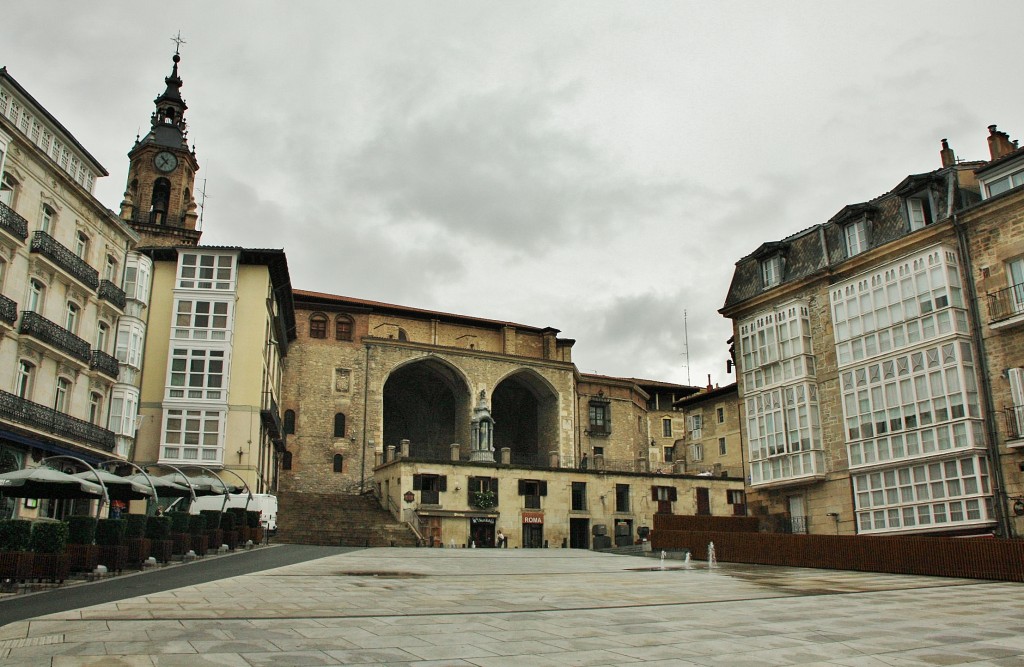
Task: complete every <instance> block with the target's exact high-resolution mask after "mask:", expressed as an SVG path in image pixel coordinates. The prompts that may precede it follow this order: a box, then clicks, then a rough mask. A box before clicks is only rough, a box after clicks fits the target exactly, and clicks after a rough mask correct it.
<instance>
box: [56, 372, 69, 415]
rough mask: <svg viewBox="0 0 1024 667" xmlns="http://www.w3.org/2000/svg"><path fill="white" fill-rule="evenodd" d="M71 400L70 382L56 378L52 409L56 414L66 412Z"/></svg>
mask: <svg viewBox="0 0 1024 667" xmlns="http://www.w3.org/2000/svg"><path fill="white" fill-rule="evenodd" d="M70 400H71V380H69V379H67V378H57V389H56V391H55V392H54V396H53V409H54V410H56V411H57V412H67V411H68V406H69V404H70Z"/></svg>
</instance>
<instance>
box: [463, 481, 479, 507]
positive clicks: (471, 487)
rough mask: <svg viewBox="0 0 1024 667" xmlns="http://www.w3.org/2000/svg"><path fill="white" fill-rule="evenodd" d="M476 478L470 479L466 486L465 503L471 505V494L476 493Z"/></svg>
mask: <svg viewBox="0 0 1024 667" xmlns="http://www.w3.org/2000/svg"><path fill="white" fill-rule="evenodd" d="M477 479H478V478H477V477H470V478H469V482H468V483H467V484H466V501H467V502H468V503H469V504H470V505H472V504H473V494H474V493H476V487H477V481H476V480H477Z"/></svg>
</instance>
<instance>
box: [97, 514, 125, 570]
mask: <svg viewBox="0 0 1024 667" xmlns="http://www.w3.org/2000/svg"><path fill="white" fill-rule="evenodd" d="M125 528H126V526H125V521H124V519H100V520H99V521H98V522H97V523H96V544H97V546H99V548H100V564H101V565H106V566H107V571H108V572H120V571H121V570H123V569H124V566H125V563H127V561H128V547H127V546H125V543H124V541H125V537H124V532H125Z"/></svg>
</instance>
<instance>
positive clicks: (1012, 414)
mask: <svg viewBox="0 0 1024 667" xmlns="http://www.w3.org/2000/svg"><path fill="white" fill-rule="evenodd" d="M1003 414H1004V416H1005V417H1006V439H1007V440H1020V439H1021V438H1024V405H1014V406H1013V407H1009V408H1005V409H1004V411H1003Z"/></svg>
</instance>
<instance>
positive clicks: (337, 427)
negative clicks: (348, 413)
mask: <svg viewBox="0 0 1024 667" xmlns="http://www.w3.org/2000/svg"><path fill="white" fill-rule="evenodd" d="M334 437H335V438H344V437H345V413H344V412H339V413H338V414H336V415H334Z"/></svg>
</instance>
